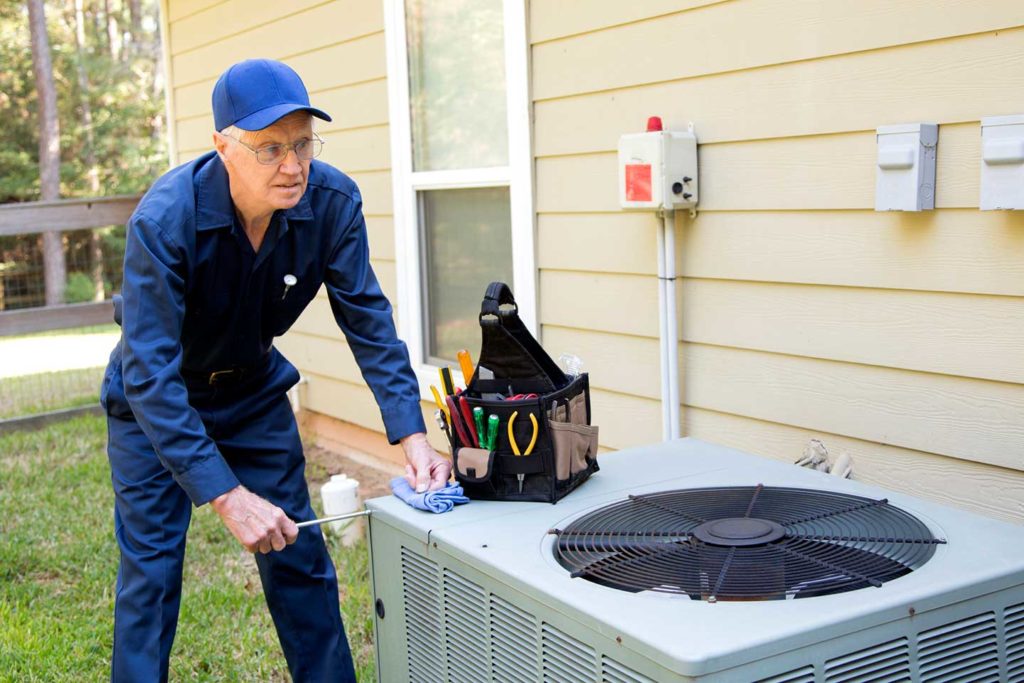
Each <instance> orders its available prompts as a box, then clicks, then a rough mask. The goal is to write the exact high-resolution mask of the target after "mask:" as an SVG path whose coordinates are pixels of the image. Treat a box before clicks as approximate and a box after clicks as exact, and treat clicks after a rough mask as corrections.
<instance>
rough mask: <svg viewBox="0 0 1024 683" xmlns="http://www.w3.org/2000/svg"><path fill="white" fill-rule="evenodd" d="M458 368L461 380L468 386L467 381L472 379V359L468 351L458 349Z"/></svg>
mask: <svg viewBox="0 0 1024 683" xmlns="http://www.w3.org/2000/svg"><path fill="white" fill-rule="evenodd" d="M458 358H459V367H460V368H462V379H463V380H464V381H465V384H466V386H467V387H468V386H469V380H471V379H473V359H472V357H470V355H469V350H467V349H460V350H459V353H458Z"/></svg>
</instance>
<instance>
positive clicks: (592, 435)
mask: <svg viewBox="0 0 1024 683" xmlns="http://www.w3.org/2000/svg"><path fill="white" fill-rule="evenodd" d="M548 428H549V429H550V430H551V441H552V444H553V448H554V452H555V478H556V479H557V481H558V482H559V483H561V482H565V481H568V480H569V479H570V478H571V477H573V476H575V475H577V474H579V473H581V472H586V471H587V470H588V469H589V468H590V461H592V460H594V461H596V460H597V427H592V426H590V425H578V424H572V423H571V422H555V421H553V420H552V421H550V422H548Z"/></svg>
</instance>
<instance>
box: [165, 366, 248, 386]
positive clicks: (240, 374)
mask: <svg viewBox="0 0 1024 683" xmlns="http://www.w3.org/2000/svg"><path fill="white" fill-rule="evenodd" d="M266 366H267V363H266V360H264V361H263V362H261V363H256V364H255V365H249V366H235V367H233V368H226V369H224V370H213V371H197V370H186V369H185V368H182V369H181V376H182V377H184V378H185V380H186V381H188V382H195V383H197V384H207V385H210V386H215V385H230V384H238V383H239V382H241V381H242V380H243V379H245V378H246V377H248V376H250V375H252V374H255V373H257V372H259V371H261V370H263V369H264V368H265V367H266Z"/></svg>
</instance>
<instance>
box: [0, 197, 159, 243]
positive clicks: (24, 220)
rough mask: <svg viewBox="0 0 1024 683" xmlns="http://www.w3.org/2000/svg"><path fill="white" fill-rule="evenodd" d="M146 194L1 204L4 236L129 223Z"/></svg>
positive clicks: (0, 221) (0, 232) (0, 220)
mask: <svg viewBox="0 0 1024 683" xmlns="http://www.w3.org/2000/svg"><path fill="white" fill-rule="evenodd" d="M140 199H142V195H118V196H114V197H86V198H80V199H57V200H54V201H51V202H16V203H13V204H0V236H13V235H32V234H36V233H42V232H53V231H57V232H64V231H65V230H83V229H85V228H102V227H104V226H107V225H116V224H120V223H125V222H127V221H128V218H129V217H130V216H131V215H132V211H134V210H135V207H136V206H137V205H138V203H139V200H140Z"/></svg>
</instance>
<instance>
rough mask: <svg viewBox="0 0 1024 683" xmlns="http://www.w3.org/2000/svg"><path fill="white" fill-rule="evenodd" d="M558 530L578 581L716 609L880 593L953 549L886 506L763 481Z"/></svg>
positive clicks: (676, 495) (651, 498) (648, 500)
mask: <svg viewBox="0 0 1024 683" xmlns="http://www.w3.org/2000/svg"><path fill="white" fill-rule="evenodd" d="M552 533H554V534H556V535H557V541H556V543H555V545H554V552H555V556H556V558H557V559H558V562H559V563H560V564H561V565H562V566H563V567H565V568H566V569H567V570H569V572H570V573H571V576H573V577H574V578H584V579H587V580H589V581H593V582H595V583H599V584H602V585H604V586H609V587H611V588H617V589H620V590H626V591H632V592H639V591H656V592H662V593H677V594H685V595H689V596H690V597H691V598H694V599H697V600H701V599H703V600H708V601H709V602H714V601H717V600H778V599H787V598H806V597H811V596H816V595H828V594H832V593H841V592H844V591H850V590H855V589H859V588H866V587H870V586H874V587H879V586H881V585H882V584H883V583H885V582H886V581H891V580H892V579H895V578H898V577H900V576H903V575H904V574H907V573H909V572H911V571H913V570H915V569H917V568H919V567H920V566H921V565H923V564H924V563H925V562H927V561H928V560H929V559H930V558H931V557H932V555H933V554H934V553H935V545H936V544H938V543H945V541H943V540H940V539H937V538H934V537H933V536H932V534H931V532H930V531H929V530H928V527H927V526H925V525H924V524H923V523H922V522H921V521H920V520H918V519H917V518H916V517H914V516H913V515H911V514H909V513H907V512H905V511H903V510H901V509H899V508H897V507H894V506H892V505H890V504H889V503H888V501H887V500H885V499H882V500H874V499H871V498H862V497H860V496H851V495H847V494H842V493H833V492H830V491H816V490H811V489H797V488H781V487H770V486H762V485H758V486H737V487H720V488H701V489H681V490H674V491H662V492H658V493H650V494H645V495H642V496H630V497H629V498H628V499H627V500H623V501H620V502H617V503H613V504H611V505H607V506H605V507H602V508H600V509H598V510H595V511H593V512H590V513H588V514H586V515H584V516H582V517H580V518H579V519H577V520H575V521H573V522H572V523H571V524H570V525H569V526H568V527H566V528H565V529H553V530H552Z"/></svg>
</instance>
